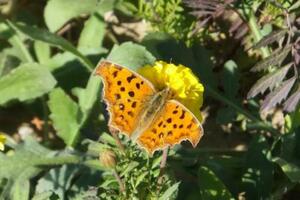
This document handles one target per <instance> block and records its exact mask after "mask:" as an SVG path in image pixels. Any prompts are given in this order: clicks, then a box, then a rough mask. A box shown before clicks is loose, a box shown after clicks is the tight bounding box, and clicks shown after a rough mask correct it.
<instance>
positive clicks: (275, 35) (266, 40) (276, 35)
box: [252, 29, 288, 49]
mask: <svg viewBox="0 0 300 200" xmlns="http://www.w3.org/2000/svg"><path fill="white" fill-rule="evenodd" d="M287 31H288V30H287V29H282V30H277V31H273V32H271V33H270V34H268V35H266V36H265V37H263V38H262V39H261V40H260V41H259V42H258V43H256V44H255V45H254V46H253V47H252V48H253V49H258V48H261V47H264V46H267V45H268V44H271V43H273V42H275V41H278V40H280V39H281V38H282V37H284V35H285V34H286V33H287Z"/></svg>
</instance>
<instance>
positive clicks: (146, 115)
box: [131, 88, 171, 141]
mask: <svg viewBox="0 0 300 200" xmlns="http://www.w3.org/2000/svg"><path fill="white" fill-rule="evenodd" d="M170 95H171V92H170V90H169V88H166V89H164V90H162V91H160V92H157V93H156V94H154V95H152V96H151V97H150V98H149V99H148V101H147V102H145V105H146V106H145V107H144V110H142V111H141V116H140V121H139V126H138V127H137V128H136V130H135V131H134V132H133V134H132V135H131V139H132V140H133V141H136V139H137V138H138V137H139V136H140V134H141V133H143V131H144V130H145V129H146V128H147V127H149V125H150V124H151V123H152V122H153V121H154V120H155V119H156V117H157V116H158V115H159V112H161V110H162V108H163V107H164V105H165V103H166V102H167V100H168V98H169V96H170Z"/></svg>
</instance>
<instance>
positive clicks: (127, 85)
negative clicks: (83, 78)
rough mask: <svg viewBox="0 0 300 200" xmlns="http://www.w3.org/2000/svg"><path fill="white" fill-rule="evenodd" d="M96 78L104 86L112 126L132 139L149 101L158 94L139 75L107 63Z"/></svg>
mask: <svg viewBox="0 0 300 200" xmlns="http://www.w3.org/2000/svg"><path fill="white" fill-rule="evenodd" d="M96 74H98V75H100V76H101V77H102V79H103V82H104V90H103V99H104V100H105V102H106V103H107V109H108V111H109V113H110V120H109V126H111V127H113V128H117V129H118V130H119V131H121V132H122V133H124V134H126V135H128V136H130V135H131V134H132V132H133V131H134V130H135V128H136V126H137V124H138V121H139V116H140V114H141V112H142V111H143V107H144V106H145V102H146V100H147V98H149V97H150V96H152V95H153V94H154V93H155V90H154V88H153V86H152V84H151V83H150V82H149V81H147V80H146V79H144V78H143V77H141V76H140V75H138V74H137V73H135V72H133V71H131V70H129V69H127V68H124V67H121V66H119V65H117V64H113V63H111V62H108V61H102V62H101V63H100V65H99V67H98V68H97V70H96Z"/></svg>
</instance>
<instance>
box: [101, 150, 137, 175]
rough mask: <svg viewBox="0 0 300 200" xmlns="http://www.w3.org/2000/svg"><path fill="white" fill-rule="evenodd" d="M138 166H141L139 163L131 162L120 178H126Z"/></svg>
mask: <svg viewBox="0 0 300 200" xmlns="http://www.w3.org/2000/svg"><path fill="white" fill-rule="evenodd" d="M100 156H101V155H100ZM137 166H139V163H138V162H136V161H132V162H130V163H129V164H128V166H127V167H126V168H125V169H124V171H122V172H121V174H120V176H126V175H128V173H129V172H131V170H133V169H135V168H136V167H137Z"/></svg>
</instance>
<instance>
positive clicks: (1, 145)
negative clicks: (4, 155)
mask: <svg viewBox="0 0 300 200" xmlns="http://www.w3.org/2000/svg"><path fill="white" fill-rule="evenodd" d="M5 141H6V137H5V136H4V135H2V134H0V151H3V150H4V143H5Z"/></svg>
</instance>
